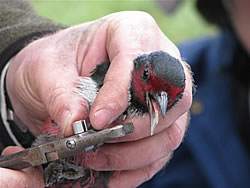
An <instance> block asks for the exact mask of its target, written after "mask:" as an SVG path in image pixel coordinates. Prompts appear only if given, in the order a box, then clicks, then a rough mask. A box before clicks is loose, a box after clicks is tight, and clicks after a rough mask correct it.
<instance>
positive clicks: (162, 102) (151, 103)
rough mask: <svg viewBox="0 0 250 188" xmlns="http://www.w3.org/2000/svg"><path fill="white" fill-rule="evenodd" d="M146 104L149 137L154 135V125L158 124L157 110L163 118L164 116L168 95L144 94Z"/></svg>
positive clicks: (164, 93) (161, 93)
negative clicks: (149, 129)
mask: <svg viewBox="0 0 250 188" xmlns="http://www.w3.org/2000/svg"><path fill="white" fill-rule="evenodd" d="M146 102H147V106H148V111H149V117H150V125H151V131H150V133H151V136H152V135H153V134H154V130H155V128H156V125H157V124H158V122H159V109H160V111H161V115H162V117H163V118H165V116H166V112H167V105H168V95H167V93H166V92H165V91H162V92H160V93H154V94H150V93H149V92H147V93H146Z"/></svg>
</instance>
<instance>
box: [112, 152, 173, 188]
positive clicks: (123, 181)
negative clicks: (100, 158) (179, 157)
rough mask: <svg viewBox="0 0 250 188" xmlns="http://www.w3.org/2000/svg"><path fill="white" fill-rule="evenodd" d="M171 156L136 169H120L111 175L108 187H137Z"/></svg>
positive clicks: (160, 167)
mask: <svg viewBox="0 0 250 188" xmlns="http://www.w3.org/2000/svg"><path fill="white" fill-rule="evenodd" d="M170 158H171V154H170V155H168V156H167V157H164V158H162V159H160V160H158V161H155V162H154V163H152V164H150V165H148V166H146V167H143V168H140V169H136V170H128V171H121V172H119V173H118V175H117V176H113V177H111V179H110V181H109V187H110V188H113V187H114V188H115V187H119V188H123V187H124V188H130V187H131V188H133V187H137V186H139V185H140V184H142V183H143V182H145V181H147V180H149V179H151V178H152V177H153V175H154V174H156V173H157V172H158V171H159V170H160V169H162V168H163V167H164V165H165V164H166V163H167V161H169V159H170Z"/></svg>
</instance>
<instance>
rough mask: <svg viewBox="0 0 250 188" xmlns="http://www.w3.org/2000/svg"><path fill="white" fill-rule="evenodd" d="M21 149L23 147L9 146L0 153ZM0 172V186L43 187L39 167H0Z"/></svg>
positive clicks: (10, 152)
mask: <svg viewBox="0 0 250 188" xmlns="http://www.w3.org/2000/svg"><path fill="white" fill-rule="evenodd" d="M22 150H23V148H21V147H18V146H9V147H7V148H5V149H4V150H3V152H2V155H8V154H12V153H16V152H19V151H22ZM0 174H1V176H0V187H16V186H18V187H44V182H43V174H42V168H41V167H32V168H26V169H23V170H11V169H6V168H0ZM31 177H32V178H31Z"/></svg>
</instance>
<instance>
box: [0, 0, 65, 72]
mask: <svg viewBox="0 0 250 188" xmlns="http://www.w3.org/2000/svg"><path fill="white" fill-rule="evenodd" d="M63 28H65V26H64V25H61V24H58V23H55V22H53V21H51V20H49V19H46V18H43V17H40V16H39V15H37V13H36V11H35V10H34V9H33V8H32V6H31V5H30V4H29V3H28V2H27V1H25V0H0V70H2V68H3V66H4V65H5V63H6V62H8V60H9V59H10V58H11V57H13V56H14V55H15V54H16V53H18V51H20V50H21V49H22V48H24V47H25V45H27V44H28V43H29V42H30V41H32V40H34V39H36V38H39V37H42V36H44V35H46V34H49V33H53V32H56V31H58V30H60V29H63Z"/></svg>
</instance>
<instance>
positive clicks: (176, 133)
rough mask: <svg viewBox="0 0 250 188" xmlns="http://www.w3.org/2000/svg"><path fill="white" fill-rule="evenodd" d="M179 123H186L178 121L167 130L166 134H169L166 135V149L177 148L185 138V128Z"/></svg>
mask: <svg viewBox="0 0 250 188" xmlns="http://www.w3.org/2000/svg"><path fill="white" fill-rule="evenodd" d="M179 123H184V122H183V121H181V122H178V121H176V122H175V123H173V124H172V125H171V126H170V127H169V128H168V129H167V130H166V131H165V134H167V136H166V139H167V142H165V143H166V144H165V147H166V151H172V150H175V149H176V148H178V147H179V145H180V144H181V142H182V140H183V137H184V132H185V130H184V129H183V128H182V126H180V125H179ZM185 124H186V123H185ZM185 127H186V126H185Z"/></svg>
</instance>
